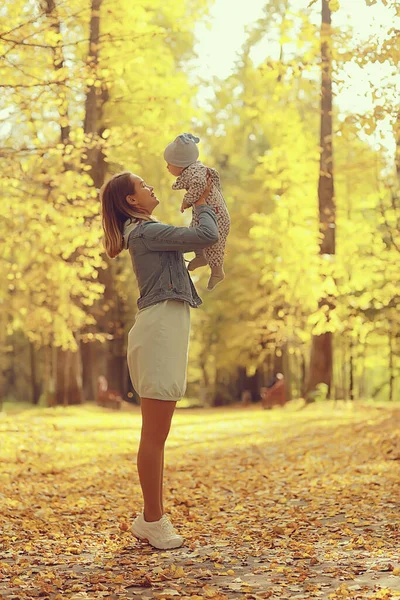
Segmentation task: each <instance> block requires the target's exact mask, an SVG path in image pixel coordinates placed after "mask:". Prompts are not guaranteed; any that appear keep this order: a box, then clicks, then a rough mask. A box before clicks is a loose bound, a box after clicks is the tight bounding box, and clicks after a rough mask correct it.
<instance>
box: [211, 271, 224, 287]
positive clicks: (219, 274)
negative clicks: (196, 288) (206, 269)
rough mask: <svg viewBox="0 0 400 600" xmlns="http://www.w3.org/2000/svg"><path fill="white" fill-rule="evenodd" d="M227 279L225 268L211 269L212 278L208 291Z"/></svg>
mask: <svg viewBox="0 0 400 600" xmlns="http://www.w3.org/2000/svg"><path fill="white" fill-rule="evenodd" d="M224 279H225V273H224V269H223V267H213V268H212V269H211V277H210V279H209V280H208V285H207V289H208V290H213V289H214V288H215V286H216V285H218V284H219V283H221V281H223V280H224Z"/></svg>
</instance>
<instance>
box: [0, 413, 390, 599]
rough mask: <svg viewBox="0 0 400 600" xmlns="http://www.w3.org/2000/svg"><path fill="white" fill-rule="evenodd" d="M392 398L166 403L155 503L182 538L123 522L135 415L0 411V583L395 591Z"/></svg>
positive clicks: (294, 594) (216, 590)
mask: <svg viewBox="0 0 400 600" xmlns="http://www.w3.org/2000/svg"><path fill="white" fill-rule="evenodd" d="M399 421H400V411H399V410H394V409H392V410H389V409H375V408H357V409H352V410H350V409H348V408H342V409H337V408H336V409H333V408H332V407H331V406H328V407H327V408H319V407H316V408H315V407H313V408H311V409H307V410H304V411H293V410H290V409H284V410H279V409H278V410H274V411H270V412H267V411H262V410H260V409H259V408H252V409H250V410H244V409H225V410H223V409H218V410H214V411H200V410H193V411H181V412H178V413H177V414H176V418H175V422H174V427H173V431H172V433H171V437H170V440H169V445H168V450H167V468H166V494H167V505H168V506H167V508H168V511H169V513H170V514H171V517H172V520H173V522H174V524H175V525H176V526H177V528H178V529H179V531H180V532H182V533H183V535H184V536H185V538H186V545H185V546H184V547H183V548H181V549H179V550H174V551H170V552H161V551H154V550H153V549H151V548H150V547H149V546H148V545H147V544H143V543H139V542H137V541H136V540H135V539H134V538H133V537H132V535H131V534H130V533H129V525H130V523H131V520H132V517H133V516H134V514H135V511H136V510H138V509H139V508H140V507H141V504H140V489H139V485H138V482H137V479H136V471H135V457H136V448H137V442H138V437H139V427H140V417H139V414H138V412H137V411H136V410H134V411H132V412H126V413H119V414H115V413H109V412H107V411H104V412H100V411H98V410H97V409H94V408H80V409H79V408H78V409H77V408H76V409H72V408H71V409H57V410H55V411H54V410H53V411H42V412H38V411H36V412H32V413H23V414H21V415H18V416H14V417H3V418H1V419H0V447H1V448H2V450H1V453H0V483H1V488H0V503H1V515H0V527H1V538H0V539H1V548H0V598H4V599H5V598H7V600H9V599H10V600H11V599H13V600H17V599H20V600H25V599H28V598H29V599H30V598H42V599H46V598H48V599H52V600H53V599H57V598H59V599H61V598H71V599H74V600H84V599H101V598H107V599H124V598H158V599H160V600H162V599H163V598H165V599H166V600H169V599H174V598H183V599H189V598H191V600H200V599H203V598H204V599H207V598H213V599H214V600H226V599H228V598H229V599H230V598H235V599H248V600H256V599H258V598H259V599H261V598H290V599H300V600H307V599H311V598H327V599H333V600H334V599H336V598H347V599H353V598H354V599H359V598H383V599H386V598H395V597H400V562H399V560H400V553H399V551H400V525H399V516H400V485H399V481H400V468H399V467H400V437H399Z"/></svg>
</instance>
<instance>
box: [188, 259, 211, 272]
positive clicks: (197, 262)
mask: <svg viewBox="0 0 400 600" xmlns="http://www.w3.org/2000/svg"><path fill="white" fill-rule="evenodd" d="M206 265H208V262H207V260H206V257H205V256H196V257H195V258H194V259H193V260H191V261H190V263H189V264H188V271H194V270H195V269H198V268H199V267H205V266H206Z"/></svg>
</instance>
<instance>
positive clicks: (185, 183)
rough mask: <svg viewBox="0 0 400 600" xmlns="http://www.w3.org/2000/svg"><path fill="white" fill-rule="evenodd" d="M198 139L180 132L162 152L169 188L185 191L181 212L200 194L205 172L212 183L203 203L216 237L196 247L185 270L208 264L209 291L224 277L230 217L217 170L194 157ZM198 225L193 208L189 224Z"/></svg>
mask: <svg viewBox="0 0 400 600" xmlns="http://www.w3.org/2000/svg"><path fill="white" fill-rule="evenodd" d="M199 141H200V139H199V138H198V137H195V136H194V135H192V134H191V133H182V134H181V135H178V137H177V138H176V139H175V140H174V141H173V142H171V144H168V146H167V147H166V149H165V151H164V158H165V160H166V162H167V168H168V171H169V172H170V173H171V175H174V177H177V180H176V181H175V183H174V184H173V186H172V189H173V190H186V194H185V195H184V197H183V201H182V206H181V212H183V211H184V210H186V209H187V208H190V207H193V206H195V204H196V202H197V200H198V199H199V198H200V196H201V194H202V193H203V190H204V186H205V183H206V176H207V172H211V177H212V180H213V183H214V186H213V189H212V191H211V193H210V195H209V196H208V198H207V200H206V203H207V205H208V206H210V207H211V208H212V210H213V211H214V213H215V216H216V218H217V224H218V233H219V240H218V242H217V243H216V244H213V245H212V246H209V247H208V248H205V249H201V248H199V249H198V250H197V251H196V256H195V258H193V260H191V261H190V263H189V266H188V269H189V271H194V270H195V269H198V268H199V267H204V266H206V265H209V266H210V268H211V274H210V279H209V281H208V286H207V288H208V289H209V290H213V289H214V288H215V286H216V285H217V284H218V283H220V282H221V281H223V279H224V278H225V272H224V255H225V245H226V238H227V236H228V233H229V229H230V217H229V212H228V208H227V206H226V203H225V200H224V197H223V195H222V189H221V181H220V178H219V174H218V171H216V170H215V169H210V168H209V167H206V166H205V165H203V163H201V162H200V161H199V160H198V158H199V149H198V147H197V144H198V143H199ZM198 224H199V217H198V214H197V212H196V211H195V210H194V211H193V217H192V223H191V227H197V226H198Z"/></svg>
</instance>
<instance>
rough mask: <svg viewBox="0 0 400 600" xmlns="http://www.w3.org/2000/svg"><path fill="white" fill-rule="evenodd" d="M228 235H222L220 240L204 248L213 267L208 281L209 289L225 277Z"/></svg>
mask: <svg viewBox="0 0 400 600" xmlns="http://www.w3.org/2000/svg"><path fill="white" fill-rule="evenodd" d="M225 245H226V236H225V235H220V238H219V241H218V242H217V243H216V244H214V245H213V246H210V247H209V248H206V249H205V250H204V254H205V257H206V259H207V261H208V264H209V265H210V267H211V276H210V279H209V281H208V285H207V289H209V290H213V289H214V288H215V286H216V285H218V283H221V281H223V280H224V279H225V272H224V255H225Z"/></svg>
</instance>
